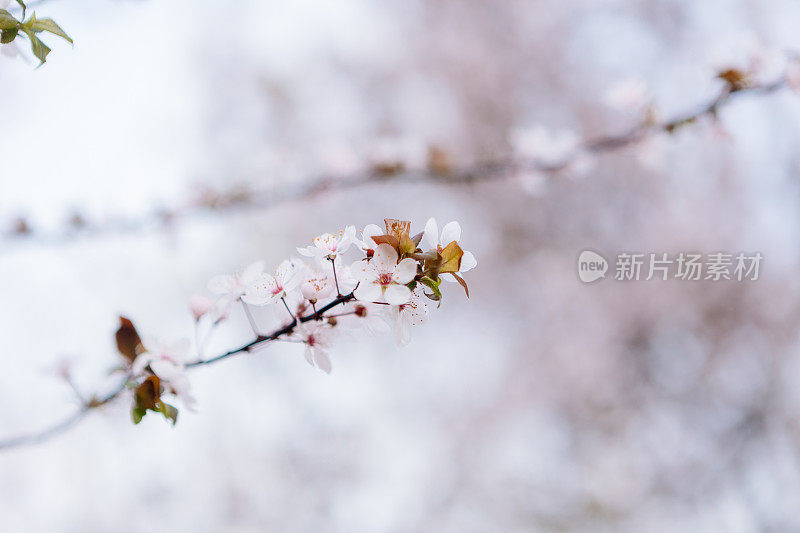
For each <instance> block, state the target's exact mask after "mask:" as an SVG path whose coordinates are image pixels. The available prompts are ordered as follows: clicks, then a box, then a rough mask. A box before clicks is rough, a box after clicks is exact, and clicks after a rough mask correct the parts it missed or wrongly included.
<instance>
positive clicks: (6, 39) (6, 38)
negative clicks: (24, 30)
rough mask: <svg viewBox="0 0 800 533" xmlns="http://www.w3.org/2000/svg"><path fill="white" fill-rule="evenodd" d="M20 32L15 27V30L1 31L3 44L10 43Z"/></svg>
mask: <svg viewBox="0 0 800 533" xmlns="http://www.w3.org/2000/svg"><path fill="white" fill-rule="evenodd" d="M18 33H19V30H18V29H16V28H14V29H13V30H3V31H0V43H3V44H6V43H10V42H11V41H13V40H14V39H16V38H17V34H18Z"/></svg>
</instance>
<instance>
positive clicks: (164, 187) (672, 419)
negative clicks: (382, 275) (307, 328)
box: [0, 0, 800, 533]
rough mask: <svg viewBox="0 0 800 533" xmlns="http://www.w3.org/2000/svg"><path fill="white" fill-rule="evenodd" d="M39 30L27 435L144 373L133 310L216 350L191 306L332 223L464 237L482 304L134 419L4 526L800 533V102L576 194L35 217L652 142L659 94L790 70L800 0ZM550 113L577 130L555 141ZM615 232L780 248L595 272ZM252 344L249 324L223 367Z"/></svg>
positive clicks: (514, 185)
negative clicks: (42, 51)
mask: <svg viewBox="0 0 800 533" xmlns="http://www.w3.org/2000/svg"><path fill="white" fill-rule="evenodd" d="M37 13H38V14H39V16H51V17H53V18H54V19H56V21H57V22H58V23H59V24H61V25H62V26H63V27H64V28H65V29H66V30H67V31H68V32H69V33H70V35H71V36H72V37H73V38H74V39H75V43H76V44H75V47H74V49H70V47H69V46H68V45H66V44H64V43H63V42H59V41H58V40H57V39H55V38H50V39H45V41H46V42H48V44H50V46H51V47H52V48H53V53H52V54H51V55H50V57H49V60H48V62H47V64H46V65H44V66H43V67H42V68H39V69H35V68H34V67H35V61H34V60H33V58H32V56H31V54H30V52H28V51H25V50H23V54H27V58H28V61H27V62H26V61H25V59H23V58H19V57H18V58H14V59H9V58H5V57H2V58H0V60H1V61H0V109H2V116H3V123H4V124H5V126H6V127H5V128H4V133H3V135H2V142H0V186H1V187H0V223H2V224H6V227H3V228H2V229H3V231H6V232H7V233H6V234H5V236H4V237H3V238H2V240H0V278H1V279H3V280H4V283H3V291H2V296H0V303H2V305H0V438H2V437H6V436H10V435H14V434H17V433H20V432H26V431H32V430H35V429H37V428H39V427H42V426H45V425H47V424H48V423H52V422H54V421H57V420H59V419H60V418H62V417H64V416H67V415H68V414H69V413H70V412H72V411H73V410H74V409H76V407H77V405H76V402H75V400H74V398H73V395H72V392H71V391H70V389H69V388H68V387H67V386H66V385H65V384H64V382H63V381H62V380H60V379H59V378H58V377H57V375H56V374H57V372H56V370H57V369H58V368H59V367H60V365H62V364H63V362H64V361H69V362H71V368H72V372H73V375H74V378H75V381H76V382H77V384H78V386H79V387H81V388H82V389H83V390H85V391H87V392H93V391H99V392H102V391H104V390H106V388H108V387H110V386H111V385H113V380H109V378H108V376H107V374H108V371H109V369H111V368H112V367H113V366H115V365H116V364H117V363H118V362H119V359H118V355H117V353H116V349H115V346H114V341H113V333H114V330H115V328H116V326H117V320H118V319H117V316H118V315H119V314H121V313H122V314H125V315H127V316H130V317H131V318H132V319H133V320H134V321H135V322H136V324H137V326H138V328H139V330H140V331H141V332H142V334H143V335H144V336H146V337H147V336H149V337H158V338H162V339H176V338H181V337H191V336H192V334H193V322H192V318H191V316H190V314H189V313H188V311H187V307H186V302H187V300H188V298H189V297H190V296H191V295H192V294H195V293H197V292H200V291H202V290H203V288H204V287H205V284H206V282H207V280H208V279H209V278H210V277H211V276H213V275H215V274H218V273H223V272H229V271H233V270H236V269H238V268H240V267H242V266H243V265H246V264H248V263H250V262H252V261H254V260H257V259H265V260H266V262H267V264H268V265H270V266H271V265H275V264H277V263H278V262H279V261H280V260H282V259H283V258H285V257H287V256H289V255H290V254H292V253H293V252H294V248H295V247H296V246H299V245H305V244H306V242H307V241H310V239H311V238H312V237H313V236H315V235H317V234H319V233H322V232H325V231H334V230H338V229H339V228H341V227H343V226H345V225H348V224H355V225H358V226H363V225H365V224H368V223H377V222H380V220H381V219H383V218H384V217H398V218H407V219H410V220H412V221H413V222H414V225H415V227H416V228H418V229H419V230H421V229H422V227H423V225H424V224H425V221H426V220H427V218H428V217H431V216H435V217H436V218H437V219H438V220H439V223H440V226H441V225H442V224H444V223H445V222H447V221H449V220H458V221H460V223H461V225H462V227H463V229H464V240H463V244H464V247H465V248H466V249H468V250H472V251H473V252H474V253H475V255H476V257H477V259H478V267H477V268H476V269H475V270H474V271H472V272H470V273H469V274H468V275H467V279H468V281H469V283H470V288H471V298H470V299H469V300H467V299H466V298H465V297H464V296H463V294H462V293H461V292H460V290H459V289H458V288H457V287H455V288H453V287H447V288H448V289H450V291H449V297H448V298H446V300H445V302H444V303H443V305H442V308H441V309H440V310H439V311H438V312H437V313H434V315H433V316H432V318H431V319H430V320H429V322H428V323H427V324H426V325H425V326H424V327H422V328H418V329H417V330H415V331H414V338H413V340H412V343H411V344H410V345H409V346H408V347H406V348H402V349H401V348H397V347H396V346H395V344H394V341H393V339H392V337H391V336H386V337H377V338H369V337H364V336H360V335H359V336H354V337H352V338H344V339H341V340H339V341H338V342H337V343H336V345H335V347H334V349H333V351H332V360H333V366H334V370H333V373H332V374H331V375H330V376H328V375H325V374H324V373H322V372H320V371H318V370H315V369H312V368H310V367H309V366H308V365H307V364H306V363H305V361H304V360H303V356H302V346H297V345H291V344H276V345H273V346H269V347H267V348H266V349H264V350H262V351H260V352H258V353H257V354H255V355H253V356H243V357H238V358H233V359H231V360H228V361H225V362H221V363H219V364H218V365H213V366H210V367H207V368H201V369H198V370H197V371H195V372H193V374H192V376H191V377H192V382H193V387H194V392H195V395H196V397H197V399H198V412H197V413H190V412H188V411H182V414H181V419H180V420H179V423H178V424H177V426H175V427H174V428H172V427H170V426H169V425H168V424H166V423H165V422H164V421H163V420H160V419H157V418H156V417H155V416H152V415H151V416H148V417H146V418H145V420H144V421H143V422H142V424H140V425H139V426H133V425H132V424H131V422H130V418H129V408H130V404H129V403H128V401H126V400H121V401H119V402H117V403H115V404H113V405H110V406H106V407H104V408H103V409H102V410H100V412H98V413H93V414H92V415H91V416H89V417H88V418H87V419H86V420H85V421H83V422H82V423H81V424H80V425H79V426H77V427H75V428H73V429H72V430H70V431H69V432H67V433H65V434H64V435H62V436H60V437H58V438H57V439H54V440H52V441H50V442H47V443H44V444H41V445H38V446H31V447H23V448H19V449H14V450H8V451H4V452H3V453H0V517H2V523H3V525H2V527H1V529H3V530H4V531H59V532H81V533H84V532H105V531H145V530H153V529H154V528H156V529H161V530H167V531H192V532H199V531H222V530H224V531H231V532H234V531H235V532H251V531H285V532H295V531H296V532H305V531H341V532H407V531H436V532H459V533H461V532H486V531H502V532H509V533H510V532H522V531H525V532H528V531H576V532H584V531H585V532H603V531H623V532H672V531H702V532H706V531H708V532H718V531H730V532H751V531H752V532H755V531H759V532H762V531H770V532H783V531H786V532H789V531H798V530H800V515H799V514H798V513H797V509H798V508H800V422H798V420H799V419H800V350H799V349H798V348H800V346H798V333H800V304H799V303H798V302H800V299H799V297H800V285H799V281H800V280H798V276H797V272H798V259H799V258H798V242H799V241H798V237H800V235H798V223H799V222H800V203H799V202H800V189H799V188H798V175H800V173H799V172H800V159H798V156H797V153H798V152H797V147H798V144H799V143H800V120H799V119H800V100H798V97H797V95H796V94H793V93H792V91H791V90H790V89H788V88H785V89H782V90H779V91H776V92H774V93H773V94H769V95H743V96H742V97H741V98H737V99H736V100H735V101H732V102H731V103H730V105H728V106H726V107H724V109H722V111H721V112H720V113H719V117H718V121H717V122H713V121H710V120H701V121H698V122H697V123H696V124H692V125H690V126H689V127H686V128H683V129H680V130H678V131H677V132H675V133H674V134H673V135H661V136H659V135H656V136H652V137H648V138H647V139H645V140H644V141H643V142H640V143H637V144H635V145H631V146H627V147H623V148H621V149H619V150H615V151H612V152H609V153H607V154H603V155H601V156H598V157H592V158H588V159H587V160H585V161H583V162H582V164H581V165H575V166H574V167H573V168H568V169H564V171H562V172H558V173H554V174H548V175H544V174H541V173H536V172H519V173H513V174H512V175H505V176H502V179H487V180H484V181H481V182H479V183H474V184H468V185H464V184H449V183H448V182H447V180H446V179H434V180H415V181H411V182H404V181H398V182H394V181H391V180H387V181H386V182H385V183H377V184H367V185H364V186H358V187H352V188H349V189H336V188H331V190H329V191H320V192H318V193H316V194H314V195H311V196H308V195H306V196H305V197H303V198H298V199H296V200H293V201H288V202H283V203H281V204H279V205H275V206H273V207H270V208H266V209H259V208H248V209H230V210H226V211H225V212H220V213H218V212H215V211H214V210H202V211H200V212H199V213H195V214H194V215H193V216H187V217H178V218H176V219H175V220H174V222H173V223H171V224H169V225H168V227H166V228H164V227H163V224H161V223H159V222H155V223H153V224H150V225H145V226H144V227H140V225H139V226H136V227H134V228H133V229H131V230H130V231H128V230H126V231H113V232H109V233H105V234H98V235H86V236H78V237H77V238H73V239H63V238H60V237H55V238H38V237H36V236H35V235H36V233H34V235H33V236H31V237H30V238H24V237H21V236H20V237H15V236H13V235H11V233H13V232H14V230H13V228H11V227H10V226H9V224H12V222H13V221H14V220H17V219H18V218H22V219H23V220H24V221H25V225H27V226H29V227H30V228H33V229H34V230H35V231H36V232H40V233H41V234H42V235H50V236H53V235H56V236H58V235H61V230H60V229H59V228H62V227H63V225H64V223H65V221H69V220H70V219H71V218H74V214H75V213H80V216H81V217H82V218H85V219H86V220H90V221H93V223H96V224H98V225H102V223H103V221H104V220H108V219H113V220H116V221H119V220H125V219H128V218H129V219H130V220H141V219H142V217H146V216H147V215H148V213H153V212H154V211H155V212H158V211H159V210H163V212H165V213H170V212H172V210H178V209H180V208H181V206H185V205H187V203H188V204H191V203H192V202H198V201H201V202H202V201H203V200H202V198H203V197H204V196H203V195H204V194H207V191H214V190H236V189H237V188H238V189H240V190H243V191H248V190H258V191H273V192H274V193H275V194H278V195H279V194H281V191H284V190H287V189H291V188H293V187H297V186H299V185H300V186H302V185H303V184H304V183H308V182H309V181H311V182H313V180H314V179H315V178H316V177H318V176H321V175H342V176H346V175H350V173H351V172H356V173H357V172H359V171H360V169H362V168H363V167H364V165H369V164H370V162H372V163H373V164H374V163H375V162H376V161H377V162H380V161H381V160H382V159H385V158H401V159H402V160H403V161H405V162H406V163H407V164H408V165H409V166H413V165H415V164H422V165H423V166H424V164H425V163H424V161H425V158H426V153H427V151H428V150H429V148H430V147H432V146H435V147H437V150H439V151H440V153H441V154H445V155H446V159H447V164H448V165H453V166H454V167H462V166H469V165H473V164H475V163H476V162H480V161H484V160H486V159H487V158H493V157H505V156H507V155H508V154H518V153H520V152H524V151H525V150H526V149H528V150H533V151H536V150H538V151H539V154H540V155H541V153H542V152H547V151H548V150H549V151H550V152H552V151H556V152H557V151H558V144H559V142H562V143H566V144H569V139H570V138H573V137H574V138H595V137H598V136H602V135H605V134H609V133H619V132H624V131H626V130H627V129H628V128H630V127H632V126H633V125H635V124H637V123H638V122H640V121H641V120H642V117H643V109H642V100H643V99H644V100H646V101H647V102H649V103H651V104H652V107H653V109H654V111H655V113H656V115H657V116H658V117H662V118H670V117H672V116H675V115H679V114H681V113H683V112H686V111H693V110H694V109H696V108H697V107H698V106H702V105H704V104H705V103H707V102H708V101H709V100H711V99H713V98H714V96H715V95H716V94H718V93H719V91H720V89H721V87H722V86H723V84H722V82H721V81H720V80H716V79H715V75H716V73H717V72H718V71H719V70H720V69H724V68H728V67H737V68H742V69H749V68H756V67H757V68H758V70H757V73H755V74H754V76H755V77H758V78H759V79H761V77H763V79H764V80H767V81H768V80H770V79H771V78H772V76H773V75H779V74H780V69H781V68H782V66H781V58H783V57H784V53H785V52H786V51H800V33H798V32H797V28H798V27H800V4H798V3H797V2H794V1H791V0H775V1H772V2H761V1H759V0H740V1H733V0H731V1H721V0H720V1H716V0H708V1H704V2H695V1H692V0H640V1H637V0H627V1H622V0H620V1H613V0H601V1H592V2H588V1H578V0H536V1H532V0H516V1H514V0H509V1H488V0H486V1H484V0H473V1H467V0H462V1H456V0H406V1H404V2H387V1H367V0H339V1H337V2H325V1H322V0H297V1H293V2H278V1H272V0H250V1H240V2H229V3H224V2H206V1H199V0H194V1H189V0H172V1H169V2H167V1H164V0H142V1H136V2H133V1H112V0H83V1H81V2H70V1H67V0H51V1H50V2H46V3H42V4H41V5H39V6H37ZM775 65H777V66H775ZM776 73H777V74H776ZM643 95H644V96H643ZM537 128H546V129H547V131H552V132H556V133H555V135H556V137H555V139H556V140H552V139H551V141H550V144H547V143H546V142H544V141H543V140H542V137H541V136H536V135H533V138H534V141H532V144H533V148H531V146H530V145H531V142H526V141H525V139H530V138H531V135H528V136H527V137H526V132H528V133H530V132H531V131H534V132H535V131H539V130H537ZM545 137H546V136H545ZM559 139H560V141H559ZM551 155H552V154H551ZM420 161H422V163H420ZM578 167H580V168H578ZM343 179H345V178H343ZM204 191H206V192H204ZM198 198H200V200H198ZM15 224H18V222H17V223H15ZM585 248H592V249H595V250H598V251H600V252H602V253H604V254H605V255H606V257H608V258H612V257H613V256H614V255H615V254H616V253H618V252H620V251H639V252H643V253H644V252H667V253H671V254H674V253H678V252H681V251H687V252H688V251H696V252H702V253H712V252H717V251H729V252H732V253H733V252H738V251H747V252H755V251H760V252H761V253H762V254H763V256H764V262H763V264H762V269H761V276H760V278H759V279H758V280H757V281H751V282H734V281H730V282H715V283H712V282H687V281H679V280H669V281H656V280H654V281H649V282H646V281H639V282H629V283H623V282H617V281H614V280H611V279H607V280H604V281H601V282H598V283H596V284H592V285H585V284H582V283H581V282H580V281H579V280H578V278H577V275H576V258H577V256H578V254H579V253H580V251H581V250H583V249H585ZM258 318H259V320H260V321H262V324H265V325H268V324H269V323H270V321H274V320H276V319H275V318H274V317H273V316H272V314H271V312H269V311H264V312H263V313H260V314H259V316H258ZM249 335H250V333H249V329H248V326H247V322H246V320H245V318H244V317H243V316H241V315H238V314H236V313H234V315H233V316H232V319H231V320H230V321H229V323H227V324H226V325H225V327H224V328H223V329H222V330H221V331H220V332H219V335H218V336H216V337H215V338H214V341H213V343H212V345H211V346H210V348H209V350H208V351H209V353H215V352H219V351H223V350H225V349H228V348H230V347H232V346H236V345H237V344H242V343H243V342H244V341H246V340H247V339H248V338H249Z"/></svg>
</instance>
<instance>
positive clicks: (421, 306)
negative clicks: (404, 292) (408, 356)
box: [390, 289, 429, 346]
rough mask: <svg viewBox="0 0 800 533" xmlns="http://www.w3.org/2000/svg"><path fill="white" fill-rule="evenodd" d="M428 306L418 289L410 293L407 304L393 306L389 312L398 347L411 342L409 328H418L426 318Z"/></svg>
mask: <svg viewBox="0 0 800 533" xmlns="http://www.w3.org/2000/svg"><path fill="white" fill-rule="evenodd" d="M428 312H429V311H428V305H427V304H426V303H425V302H424V301H423V299H422V297H420V294H419V289H415V290H414V291H413V292H412V293H411V298H410V299H409V300H408V302H406V303H404V304H402V305H394V306H392V308H391V310H390V314H391V317H392V325H393V327H394V334H395V338H396V340H397V345H398V346H405V345H406V344H408V343H409V342H411V327H412V326H419V325H420V324H422V323H423V322H424V321H425V320H426V319H427V318H428Z"/></svg>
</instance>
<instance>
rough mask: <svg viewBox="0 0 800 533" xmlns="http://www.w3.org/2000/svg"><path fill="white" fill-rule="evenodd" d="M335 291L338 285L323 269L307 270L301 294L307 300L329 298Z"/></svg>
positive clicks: (312, 268)
mask: <svg viewBox="0 0 800 533" xmlns="http://www.w3.org/2000/svg"><path fill="white" fill-rule="evenodd" d="M335 289H336V284H335V282H334V281H333V278H332V277H331V276H329V275H328V273H327V272H324V271H323V270H322V269H321V268H314V267H309V268H307V269H306V272H305V276H304V277H303V281H302V282H301V283H300V293H301V294H302V295H303V298H305V299H306V300H314V301H316V300H320V299H322V298H327V297H328V296H330V295H331V294H332V293H333V291H334V290H335Z"/></svg>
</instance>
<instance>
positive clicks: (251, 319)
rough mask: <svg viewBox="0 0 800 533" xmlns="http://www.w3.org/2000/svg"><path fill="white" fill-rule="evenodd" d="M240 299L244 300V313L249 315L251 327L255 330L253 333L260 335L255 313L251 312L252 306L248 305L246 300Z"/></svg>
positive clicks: (248, 319)
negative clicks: (254, 316)
mask: <svg viewBox="0 0 800 533" xmlns="http://www.w3.org/2000/svg"><path fill="white" fill-rule="evenodd" d="M239 301H240V302H242V308H243V309H244V314H245V315H247V321H248V322H250V328H251V329H252V330H253V333H255V335H256V337H258V336H259V335H260V333H259V332H258V326H257V325H256V321H255V319H254V318H253V313H251V312H250V306H248V305H247V304H246V303H245V301H244V300H239Z"/></svg>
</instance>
